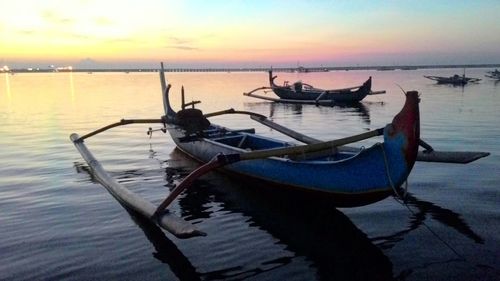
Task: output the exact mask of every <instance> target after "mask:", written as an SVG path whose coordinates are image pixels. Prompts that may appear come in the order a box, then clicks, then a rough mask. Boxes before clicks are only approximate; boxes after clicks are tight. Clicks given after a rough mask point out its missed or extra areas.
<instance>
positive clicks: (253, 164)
mask: <svg viewBox="0 0 500 281" xmlns="http://www.w3.org/2000/svg"><path fill="white" fill-rule="evenodd" d="M167 129H168V130H169V132H170V134H171V136H172V139H173V140H174V141H175V142H176V144H177V146H178V148H179V149H180V150H182V151H183V152H184V153H186V154H188V155H189V156H191V157H193V158H195V159H196V160H198V161H200V162H208V161H209V160H210V159H212V158H213V157H214V156H215V155H217V154H218V153H223V154H234V153H244V152H245V151H246V149H248V148H249V147H252V148H253V149H266V148H277V147H283V146H290V144H288V143H286V142H282V141H279V140H274V139H270V138H266V137H262V136H258V135H255V134H249V133H225V134H222V133H221V132H227V130H224V129H222V128H221V127H219V126H215V125H211V127H210V128H209V130H207V132H210V133H207V134H206V136H205V137H204V138H200V139H199V140H197V141H191V142H182V141H181V140H180V139H182V137H184V132H183V130H182V129H180V128H179V127H177V126H175V125H171V126H170V127H168V128H167ZM386 130H387V129H386ZM243 138H245V140H244V141H243V142H242V140H243ZM384 139H385V141H384V143H380V144H376V145H374V146H372V147H370V148H367V149H363V150H360V151H359V152H358V153H337V154H334V155H333V154H324V153H323V155H320V156H317V155H316V156H311V159H290V158H284V157H270V158H266V159H259V160H249V161H242V162H237V163H233V164H230V165H227V166H225V167H224V168H223V169H225V170H226V171H228V172H231V173H235V174H237V175H241V176H246V177H251V178H254V179H258V180H260V181H265V182H266V183H270V184H273V185H279V186H286V187H290V188H294V189H299V190H303V191H314V192H315V193H321V194H322V195H325V194H326V195H331V196H332V198H333V199H334V201H335V203H336V205H337V206H345V207H352V206H360V205H365V204H370V203H373V202H376V201H379V200H381V199H383V198H385V197H387V196H389V195H391V194H392V193H393V187H399V186H400V185H401V184H402V183H403V182H404V181H405V180H406V178H407V176H408V174H409V172H410V170H411V167H409V166H408V165H405V164H404V163H405V158H404V155H403V153H402V150H401V149H400V148H401V146H402V145H403V144H402V140H403V139H404V138H402V137H398V136H395V137H389V136H388V134H387V133H385V134H384ZM245 142H246V143H248V145H247V144H244V143H245ZM238 144H243V145H242V148H238V147H237V146H238ZM245 146H247V147H245ZM398 148H399V149H398ZM384 155H385V156H384ZM384 158H386V159H387V161H386V160H385V159H384ZM388 175H390V177H391V179H389V177H388ZM391 181H392V183H391ZM335 199H337V200H335Z"/></svg>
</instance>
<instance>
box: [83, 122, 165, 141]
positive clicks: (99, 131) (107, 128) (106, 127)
mask: <svg viewBox="0 0 500 281" xmlns="http://www.w3.org/2000/svg"><path fill="white" fill-rule="evenodd" d="M152 123H161V124H163V126H164V127H165V121H164V120H163V119H122V120H120V122H116V123H113V124H109V125H107V126H104V127H102V128H100V129H97V130H95V131H93V132H90V133H88V134H86V135H83V136H81V137H79V138H78V139H77V140H76V141H83V140H84V139H86V138H90V137H92V136H95V135H97V134H99V133H102V132H104V131H107V130H109V129H112V128H115V127H118V126H124V125H129V124H152Z"/></svg>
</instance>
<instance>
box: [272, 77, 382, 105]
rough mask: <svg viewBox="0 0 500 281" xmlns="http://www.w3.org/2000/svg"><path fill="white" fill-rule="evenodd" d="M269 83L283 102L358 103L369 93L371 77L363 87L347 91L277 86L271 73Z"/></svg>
mask: <svg viewBox="0 0 500 281" xmlns="http://www.w3.org/2000/svg"><path fill="white" fill-rule="evenodd" d="M269 75H270V77H269V80H270V81H269V83H270V87H271V89H272V90H273V92H274V93H275V94H276V95H277V96H278V97H279V98H280V99H285V100H299V101H300V100H303V101H315V100H318V98H319V99H320V100H329V101H334V102H336V103H358V102H360V101H361V100H363V99H364V98H365V97H366V96H367V95H369V94H370V92H371V85H372V80H371V77H370V78H368V80H366V82H364V83H363V85H361V86H359V87H354V88H348V89H332V90H325V89H317V88H312V87H310V88H296V87H294V85H291V86H278V85H276V84H275V83H274V78H275V77H273V76H272V72H269Z"/></svg>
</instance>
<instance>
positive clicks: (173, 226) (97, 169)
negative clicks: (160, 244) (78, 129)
mask: <svg viewBox="0 0 500 281" xmlns="http://www.w3.org/2000/svg"><path fill="white" fill-rule="evenodd" d="M78 138H79V136H78V135H77V134H72V135H71V136H70V139H71V140H72V141H73V143H74V145H75V147H76V148H77V149H78V151H79V152H80V154H81V155H82V157H83V158H84V159H85V161H86V162H87V163H88V165H89V166H90V168H91V169H92V172H93V175H94V176H95V178H96V179H97V180H98V181H99V183H101V184H102V185H103V186H104V187H105V188H106V190H108V192H109V193H110V194H111V195H113V197H115V198H116V199H117V200H118V201H119V202H121V203H122V204H123V205H125V206H126V207H128V208H131V209H133V210H134V211H136V212H138V213H140V214H141V215H143V216H144V217H146V218H148V219H149V220H151V221H152V222H153V223H155V224H157V225H159V226H160V227H162V228H163V229H165V230H167V231H168V232H170V233H172V234H173V235H175V236H176V237H178V238H189V237H193V236H201V235H205V234H204V233H203V232H201V231H199V230H198V229H197V228H196V227H194V226H193V225H192V224H190V223H188V222H186V221H185V220H183V219H181V218H180V217H177V216H175V215H174V214H172V213H169V212H166V213H163V214H161V215H160V216H159V217H158V218H153V214H154V213H155V211H156V206H155V205H153V204H152V203H151V202H149V201H147V200H145V199H143V198H142V197H140V196H138V195H137V194H135V193H133V192H131V191H130V190H128V189H127V188H125V187H124V186H122V185H121V184H119V183H118V182H117V181H116V180H115V179H114V178H112V177H111V176H110V175H109V174H108V173H107V172H106V171H105V170H104V168H103V167H102V165H101V164H100V163H99V161H97V159H96V158H95V157H94V156H93V155H92V153H91V152H90V151H89V150H88V148H87V147H86V146H85V144H84V142H83V141H77V140H78Z"/></svg>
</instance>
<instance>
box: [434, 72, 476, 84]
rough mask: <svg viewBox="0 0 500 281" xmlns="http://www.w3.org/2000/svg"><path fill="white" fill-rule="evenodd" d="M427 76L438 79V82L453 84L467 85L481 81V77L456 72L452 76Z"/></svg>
mask: <svg viewBox="0 0 500 281" xmlns="http://www.w3.org/2000/svg"><path fill="white" fill-rule="evenodd" d="M424 77H425V78H427V79H430V80H434V81H437V82H438V84H453V85H465V84H468V83H477V82H479V81H481V79H480V78H471V77H465V74H464V75H462V76H460V75H458V74H455V75H453V76H450V77H442V76H427V75H424Z"/></svg>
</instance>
